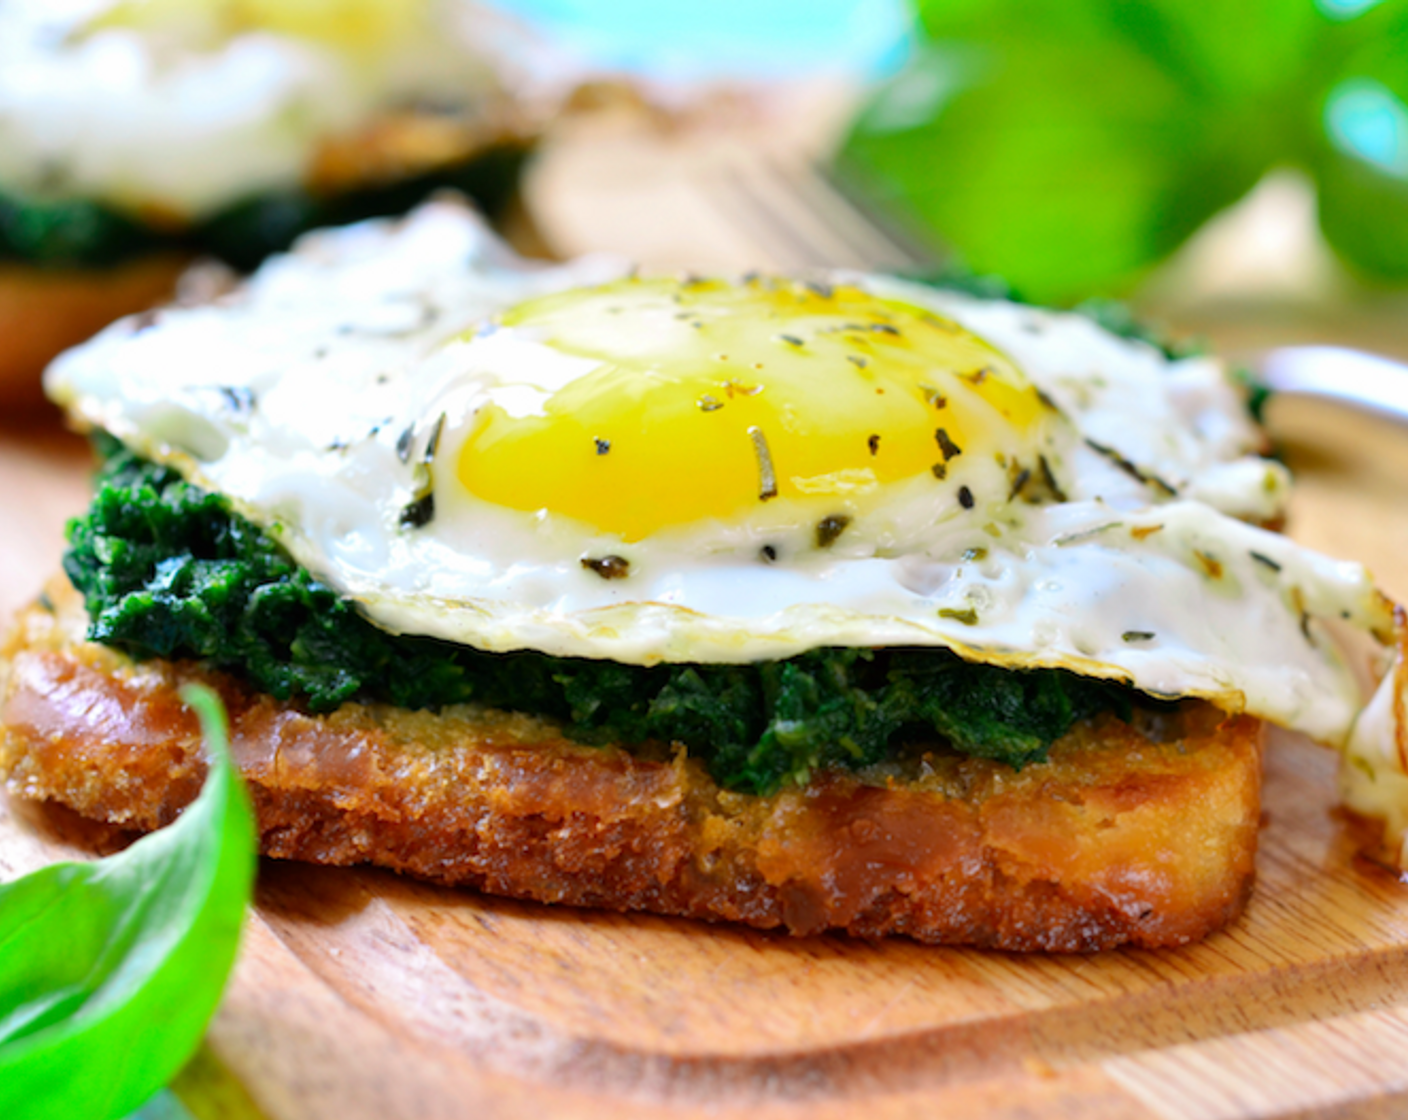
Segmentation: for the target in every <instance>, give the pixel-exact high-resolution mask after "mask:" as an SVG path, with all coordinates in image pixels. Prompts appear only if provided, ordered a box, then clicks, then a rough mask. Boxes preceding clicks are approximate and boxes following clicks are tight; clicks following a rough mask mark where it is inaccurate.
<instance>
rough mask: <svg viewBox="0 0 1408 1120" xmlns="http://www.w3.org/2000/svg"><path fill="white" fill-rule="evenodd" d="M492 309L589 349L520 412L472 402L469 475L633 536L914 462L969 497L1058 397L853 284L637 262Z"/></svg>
mask: <svg viewBox="0 0 1408 1120" xmlns="http://www.w3.org/2000/svg"><path fill="white" fill-rule="evenodd" d="M497 328H498V329H503V330H510V331H515V332H519V333H520V334H522V335H523V336H525V337H528V338H531V339H534V340H537V341H538V342H540V343H542V344H543V345H546V346H548V347H551V348H552V349H553V350H555V351H557V352H559V353H561V354H566V355H571V356H573V357H575V358H578V359H590V360H592V362H594V363H595V364H594V365H593V364H592V362H588V363H586V364H585V368H586V369H587V370H588V371H589V372H586V373H584V374H583V375H581V376H578V377H576V378H575V379H574V380H570V381H568V383H566V384H565V385H562V386H561V387H559V388H557V389H556V390H555V391H553V392H551V393H550V395H548V396H547V397H546V398H545V400H544V402H543V404H542V406H541V408H540V409H538V410H535V411H533V412H531V413H530V414H528V415H522V414H521V410H519V414H511V412H510V411H509V410H506V409H505V408H503V407H501V406H499V405H497V404H489V405H487V406H486V407H484V408H483V409H482V410H481V411H480V412H479V414H478V416H477V418H476V420H475V421H474V423H473V427H472V429H471V431H470V433H469V435H468V438H467V440H466V442H465V444H464V445H463V450H462V452H461V454H460V458H459V463H458V472H459V478H460V481H461V483H462V484H463V486H464V487H465V489H466V490H467V491H468V492H469V493H470V494H472V495H475V496H477V497H478V498H481V499H482V500H484V501H487V502H491V503H494V504H497V505H501V506H507V507H509V508H512V509H517V510H523V511H528V512H536V511H538V510H547V511H550V512H551V513H553V514H556V515H562V516H566V517H571V518H575V519H577V520H579V521H582V522H585V523H587V524H588V525H591V526H593V527H595V528H596V529H598V530H600V531H602V532H606V533H612V534H616V535H618V536H619V537H620V538H621V539H623V540H625V541H627V542H631V541H638V540H641V539H643V538H645V537H649V536H651V535H653V534H655V533H657V532H660V531H662V530H665V529H669V528H671V527H674V526H679V525H685V524H690V523H696V522H700V521H704V520H706V519H720V520H728V519H738V518H739V517H740V516H746V515H748V514H749V513H750V511H756V510H757V508H758V506H759V505H760V504H766V503H771V502H776V503H777V504H778V506H779V507H780V506H784V505H793V506H796V503H799V502H800V505H799V506H796V508H798V509H800V510H804V511H805V514H804V516H808V517H812V516H815V515H816V514H818V513H820V514H825V513H827V512H828V510H829V509H831V508H832V507H837V506H838V505H840V504H849V505H851V506H852V507H854V505H855V504H856V503H860V504H865V503H866V502H867V501H868V500H869V499H871V498H873V497H874V496H875V495H876V494H877V493H878V492H879V491H880V490H881V488H883V487H886V486H888V485H890V484H894V483H900V482H904V481H907V480H912V479H918V478H923V479H926V480H927V482H928V484H931V485H932V486H934V487H938V488H941V489H942V491H943V492H944V493H945V495H946V498H947V503H950V504H952V505H955V506H956V505H960V504H961V505H971V504H972V501H973V499H974V495H973V494H972V493H971V491H970V492H969V493H967V494H961V493H960V490H961V489H963V487H962V486H961V485H960V479H961V478H962V477H963V476H964V475H965V474H966V473H968V472H967V471H966V470H965V467H966V465H967V464H968V463H976V461H977V460H979V459H981V460H982V461H983V462H984V463H985V464H986V465H987V468H988V470H987V474H986V475H985V477H987V476H991V475H993V474H995V473H997V472H994V470H993V464H994V461H997V462H999V463H1003V464H1005V463H1007V462H1016V461H1017V460H1018V459H1022V460H1027V461H1029V462H1030V461H1033V460H1034V459H1035V452H1034V448H1035V447H1036V444H1037V436H1038V432H1037V430H1036V429H1037V428H1038V426H1039V425H1040V424H1041V423H1042V422H1043V421H1044V419H1045V418H1047V417H1049V415H1050V413H1049V410H1047V409H1046V408H1045V407H1044V406H1043V404H1042V401H1041V398H1040V397H1039V395H1038V394H1037V392H1036V390H1035V389H1034V388H1033V387H1032V386H1031V385H1030V384H1029V383H1028V381H1027V380H1026V378H1025V376H1024V375H1023V374H1022V373H1021V372H1020V371H1019V370H1018V369H1017V368H1016V367H1015V366H1014V365H1013V363H1012V362H1011V361H1010V360H1009V359H1008V358H1007V357H1006V356H1004V355H1003V354H1002V353H1000V352H999V351H997V350H996V349H994V348H993V347H991V346H990V345H988V344H987V343H985V342H984V341H983V340H982V339H980V338H978V337H976V336H975V335H973V334H971V333H969V332H967V331H965V330H964V329H963V328H961V327H959V326H958V325H957V324H955V323H953V322H952V321H950V320H947V319H944V318H942V317H940V316H937V315H935V314H933V313H932V312H929V311H926V310H923V309H921V308H918V307H914V306H910V305H907V304H904V303H900V302H898V301H895V300H889V299H883V298H880V297H877V296H875V295H872V294H870V293H868V292H865V291H863V290H861V289H860V288H856V287H851V286H842V287H835V288H830V287H826V286H823V285H808V284H804V283H800V282H795V281H783V280H767V279H762V280H751V281H748V282H746V283H742V284H732V283H728V282H724V281H717V280H708V281H679V280H663V279H652V280H638V279H631V280H623V281H617V282H614V283H610V284H606V285H603V286H600V287H596V288H591V289H585V290H577V291H571V292H565V293H560V294H556V295H551V296H546V297H542V298H539V299H536V300H532V301H529V302H527V303H524V304H521V305H519V306H518V307H516V308H514V309H513V310H512V311H510V312H508V313H506V314H505V315H503V316H502V317H501V318H500V319H499V321H498V323H497ZM470 345H473V343H472V342H471V343H470ZM528 378H529V379H531V374H529V375H528ZM999 477H1005V476H1000V475H999ZM1003 485H1005V482H1004V483H1003ZM995 496H996V495H982V496H981V497H984V498H987V499H991V498H993V497H995ZM1004 496H1005V495H1004Z"/></svg>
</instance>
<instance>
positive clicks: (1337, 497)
mask: <svg viewBox="0 0 1408 1120" xmlns="http://www.w3.org/2000/svg"><path fill="white" fill-rule="evenodd" d="M588 193H589V192H588ZM574 199H576V201H575V202H574V205H579V204H580V195H574ZM668 224H669V228H670V230H671V236H672V237H674V238H676V239H679V238H681V237H683V234H682V233H681V232H680V231H681V229H682V226H681V224H680V223H678V222H676V223H668ZM548 226H549V229H550V230H554V229H555V230H556V232H557V235H558V236H562V234H561V227H560V226H558V227H554V226H553V225H552V223H551V222H549V223H548ZM695 232H696V236H700V234H699V232H698V230H696V231H695ZM636 233H637V234H638V235H639V234H640V231H639V229H637V230H636ZM595 236H601V234H600V232H599V230H598V231H597V233H596V234H595ZM568 240H569V241H570V238H568ZM696 244H697V242H696ZM720 244H721V242H718V241H714V242H711V246H712V247H713V248H714V249H718V247H719V245H720ZM688 249H689V245H688V238H685V239H684V240H683V241H679V240H676V241H672V242H671V243H670V244H669V245H667V246H665V247H664V248H663V249H662V250H661V252H660V257H661V258H662V259H668V258H670V257H672V256H673V257H675V258H678V257H680V256H682V255H686V254H687V252H688ZM738 252H739V254H741V255H744V256H746V255H747V253H748V252H749V250H748V249H747V248H746V247H742V248H739V250H738ZM711 263H714V262H711ZM730 263H732V260H730ZM763 263H766V262H763ZM1391 337H1397V336H1391ZM1239 341H1240V339H1239ZM1402 341H1403V342H1404V344H1405V346H1408V337H1404V338H1403V339H1402ZM1272 418H1273V422H1274V426H1275V429H1276V432H1277V434H1278V436H1279V437H1280V439H1281V441H1282V445H1283V447H1284V449H1285V451H1286V454H1287V456H1288V458H1289V460H1290V461H1291V464H1292V466H1293V467H1295V468H1296V469H1297V470H1298V472H1299V475H1300V484H1301V486H1300V490H1299V492H1298V494H1297V497H1296V499H1295V504H1294V507H1293V524H1292V531H1293V534H1294V535H1295V536H1296V537H1297V538H1299V539H1301V540H1303V541H1305V542H1306V543H1309V544H1311V545H1313V546H1315V547H1318V548H1322V549H1324V550H1326V551H1329V552H1332V553H1334V554H1336V555H1340V556H1345V557H1350V558H1354V559H1359V560H1363V561H1366V562H1368V563H1369V564H1370V565H1371V567H1372V568H1373V569H1374V570H1375V571H1376V573H1377V574H1378V576H1379V578H1380V581H1381V583H1382V584H1383V586H1384V587H1385V588H1386V589H1387V590H1389V591H1390V592H1392V593H1394V594H1396V595H1398V596H1408V518H1405V516H1404V511H1405V510H1408V438H1405V433H1404V432H1403V431H1402V430H1401V429H1396V428H1393V427H1391V426H1389V425H1387V424H1385V423H1383V422H1380V421H1375V420H1370V419H1367V418H1362V417H1359V416H1356V415H1354V414H1348V413H1340V412H1337V411H1335V410H1331V409H1327V408H1315V407H1308V406H1305V405H1300V404H1297V403H1295V402H1282V403H1279V404H1278V405H1277V406H1276V409H1275V411H1274V412H1273V416H1272ZM86 470H87V466H86V451H85V449H84V446H83V444H82V443H81V441H77V440H75V439H74V438H72V437H68V436H65V435H64V434H63V433H62V431H61V430H60V428H59V425H58V421H57V418H56V417H55V416H53V415H52V414H49V413H43V412H40V413H33V414H25V415H23V416H21V415H9V416H5V417H0V564H3V567H0V613H3V614H5V615H8V614H9V613H10V612H11V611H12V610H13V609H14V608H15V607H16V606H18V605H19V604H20V603H22V602H24V601H26V600H27V599H28V598H29V597H30V596H31V595H33V594H34V592H36V591H37V590H38V588H39V586H40V585H41V583H42V582H43V580H44V579H45V578H46V577H47V575H48V574H49V573H50V571H52V569H53V567H54V565H55V563H56V562H57V557H58V553H59V551H60V547H61V537H62V525H63V522H64V520H65V518H66V517H68V516H70V515H71V514H73V513H76V512H77V511H79V510H80V509H81V507H82V505H83V503H84V500H85V499H84V495H85V490H86V481H85V476H86ZM1267 767H1268V772H1267V786H1266V791H1265V807H1266V822H1265V828H1264V830H1263V834H1262V840H1261V851H1260V855H1259V857H1258V876H1259V883H1258V888H1257V892H1256V894H1255V896H1254V898H1253V900H1252V902H1251V904H1250V906H1249V907H1248V909H1247V912H1246V913H1245V915H1244V916H1243V917H1242V918H1241V919H1240V920H1239V921H1238V922H1237V923H1235V924H1234V925H1233V926H1232V927H1231V928H1230V929H1228V930H1226V931H1225V932H1223V933H1220V934H1217V935H1215V936H1213V937H1212V938H1210V939H1208V940H1207V941H1205V942H1203V943H1201V944H1199V945H1195V946H1191V947H1188V948H1186V949H1182V950H1177V951H1165V952H1158V953H1151V952H1133V951H1131V952H1114V953H1107V954H1103V955H1099V956H1088V957H1083V956H1050V957H1041V956H1033V957H1022V956H1013V955H1004V954H996V953H983V952H972V951H963V950H951V949H935V948H926V947H922V946H919V945H916V944H913V943H910V942H907V941H903V940H894V941H890V942H886V943H883V944H870V943H866V942H859V941H850V940H846V939H844V938H840V937H829V936H828V937H818V938H810V939H801V940H797V939H790V938H787V937H785V936H777V935H769V934H764V933H758V932H754V931H749V930H742V929H733V928H726V927H718V926H708V925H703V924H698V923H692V922H687V921H682V920H671V919H664V918H657V917H651V916H622V915H615V914H603V913H594V912H585V911H578V910H572V909H566V908H549V907H541V906H535V905H530V904H526V903H518V902H512V901H505V900H500V899H493V898H488V897H484V896H481V895H478V894H475V893H472V892H467V891H451V890H445V889H439V888H435V887H431V886H427V885H424V884H421V883H417V882H414V881H410V880H406V879H400V878H398V877H396V876H394V875H390V874H386V873H382V872H378V871H374V870H350V871H349V870H327V869H317V868H309V867H299V866H292V865H279V864H273V863H266V864H265V865H264V867H263V869H262V872H261V878H260V884H259V889H258V900H257V901H258V905H257V908H256V910H255V911H254V912H253V913H252V915H251V917H250V920H249V924H248V929H247V936H246V941H245V945H244V949H243V953H242V957H241V961H240V964H239V966H238V968H237V970H236V975H235V978H234V981H233V983H232V986H231V989H230V991H229V994H228V996H227V998H226V1001H225V1004H224V1006H223V1008H222V1010H221V1012H220V1014H219V1015H218V1017H217V1019H216V1020H215V1022H214V1024H213V1026H212V1028H211V1031H210V1035H209V1039H208V1043H207V1049H206V1050H205V1051H204V1052H203V1054H202V1056H201V1058H200V1059H199V1060H198V1061H197V1063H196V1064H195V1065H194V1066H193V1067H192V1070H191V1071H188V1072H187V1074H186V1075H185V1076H184V1077H183V1078H182V1079H181V1080H180V1081H178V1083H177V1086H176V1088H177V1091H178V1093H179V1094H180V1095H181V1096H182V1097H183V1099H184V1100H185V1101H186V1102H187V1104H188V1105H189V1107H190V1108H191V1109H192V1111H193V1112H194V1113H195V1115H197V1116H198V1117H201V1118H202V1120H213V1118H214V1117H226V1118H235V1120H239V1118H248V1117H253V1116H261V1115H262V1116H263V1117H266V1118H267V1120H364V1118H365V1120H373V1118H377V1120H381V1118H386V1117H408V1118H423V1120H440V1118H445V1120H450V1118H460V1117H519V1116H523V1117H533V1118H535V1120H541V1118H543V1117H608V1116H609V1117H618V1118H627V1117H637V1116H639V1117H647V1116H648V1117H662V1116H663V1117H667V1118H676V1117H678V1118H685V1117H695V1116H704V1115H708V1116H714V1117H725V1118H732V1117H745V1116H746V1117H802V1116H806V1117H808V1118H818V1120H823V1118H829V1117H840V1116H853V1115H864V1116H866V1117H868V1118H876V1120H878V1118H881V1117H891V1116H910V1115H915V1116H938V1115H942V1116H944V1117H953V1118H966V1117H975V1118H976V1117H980V1116H981V1117H983V1118H985V1120H1006V1118H1012V1120H1016V1118H1018V1117H1024V1118H1033V1117H1034V1118H1044V1120H1056V1118H1076V1117H1079V1118H1081V1120H1104V1118H1117V1117H1118V1118H1136V1117H1138V1118H1145V1117H1148V1118H1163V1120H1183V1118H1187V1120H1217V1118H1223V1117H1226V1118H1229V1120H1232V1118H1236V1120H1242V1118H1251V1117H1293V1116H1294V1117H1301V1116H1304V1117H1310V1116H1316V1117H1331V1116H1334V1117H1342V1116H1356V1117H1380V1116H1382V1117H1387V1116H1398V1115H1404V1114H1408V886H1405V885H1404V884H1403V883H1402V882H1400V880H1399V878H1398V877H1397V876H1396V875H1395V874H1393V873H1391V872H1389V871H1388V870H1386V869H1384V868H1382V867H1379V866H1376V865H1375V864H1373V863H1372V862H1369V861H1367V860H1365V859H1363V858H1361V857H1359V856H1358V855H1357V854H1356V852H1357V850H1358V849H1357V847H1356V837H1355V835H1354V833H1353V830H1352V827H1351V826H1350V824H1349V822H1347V821H1345V820H1344V819H1342V818H1341V817H1340V816H1339V815H1338V814H1337V813H1336V811H1335V809H1334V804H1335V792H1334V773H1335V759H1334V757H1333V756H1332V755H1331V754H1329V753H1328V752H1325V751H1322V750H1319V749H1317V748H1315V747H1314V746H1312V745H1311V744H1309V743H1308V742H1306V741H1305V740H1304V739H1303V738H1300V737H1298V736H1294V735H1289V734H1277V735H1276V736H1275V737H1274V738H1273V742H1272V747H1271V750H1270V751H1269V757H1268V763H1267ZM82 839H83V833H82V829H81V827H80V826H79V825H78V824H77V823H76V822H75V821H73V820H72V819H69V818H66V817H65V816H63V815H62V814H58V813H46V812H39V811H35V810H34V809H33V808H32V807H26V806H23V805H15V804H9V805H7V804H6V803H5V802H4V800H3V799H0V878H9V877H12V876H13V875H15V874H18V873H20V872H22V871H24V870H27V869H29V868H31V867H34V866H38V865H39V864H41V863H44V862H46V861H49V860H52V859H55V858H59V857H62V856H66V855H73V854H81V853H82V852H83V851H84V849H83V847H82Z"/></svg>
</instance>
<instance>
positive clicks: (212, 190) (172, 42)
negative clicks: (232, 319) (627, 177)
mask: <svg viewBox="0 0 1408 1120" xmlns="http://www.w3.org/2000/svg"><path fill="white" fill-rule="evenodd" d="M545 49H546V48H544V47H542V46H541V45H539V44H537V43H536V42H534V41H533V40H532V39H531V37H529V36H527V35H526V34H525V33H523V32H522V30H521V29H520V28H519V27H518V26H517V24H515V23H513V22H512V21H510V20H508V19H507V18H506V17H503V16H501V15H497V14H495V13H494V12H493V11H492V10H488V9H485V8H484V7H482V6H475V5H472V4H470V3H466V2H463V0H220V2H219V3H213V2H211V0H5V2H4V3H3V4H0V191H3V192H5V193H9V194H15V195H20V196H26V197H33V198H41V199H50V198H80V199H85V200H91V201H95V202H100V203H103V204H105V205H108V206H111V207H113V208H115V209H117V210H120V211H123V212H126V213H130V214H132V215H134V216H135V217H137V218H138V219H140V220H142V221H145V222H148V223H151V224H154V225H158V226H162V227H167V226H171V227H180V226H182V225H184V224H187V223H189V222H191V221H193V220H198V219H201V218H204V217H206V216H208V215H210V214H212V213H215V212H217V211H219V210H221V209H222V208H225V207H228V206H230V205H232V204H235V203H238V202H242V201H244V200H246V199H249V198H252V197H256V196H260V195H263V194H266V193H268V192H272V191H278V190H283V189H288V188H292V187H296V186H298V185H300V184H310V183H311V184H313V185H314V186H325V187H331V188H336V187H337V186H339V179H341V178H348V177H350V178H354V179H355V178H357V177H358V176H362V177H367V178H368V181H379V180H377V179H376V175H377V174H383V176H384V175H385V173H387V172H390V173H392V177H394V175H395V173H397V172H398V171H399V172H400V173H402V174H410V173H411V172H413V171H416V170H426V169H429V168H433V167H434V166H437V165H439V164H440V163H443V162H445V161H446V160H448V159H451V158H454V157H455V156H457V155H458V156H463V155H464V154H465V153H464V152H463V151H461V150H460V149H461V148H462V147H463V145H464V144H465V143H466V141H464V140H463V139H460V133H459V132H457V131H456V129H457V128H459V127H460V125H461V124H463V121H464V118H465V114H473V113H480V114H481V115H482V117H483V118H484V119H483V120H482V121H481V122H480V127H479V131H480V132H482V133H483V135H484V138H483V139H481V140H480V143H486V142H487V140H488V139H489V138H492V137H493V136H494V135H496V134H497V132H498V131H500V130H502V129H504V128H507V127H508V126H509V124H510V120H509V119H508V114H510V113H511V112H512V111H513V110H511V109H510V107H509V104H508V102H509V98H508V96H507V93H506V89H507V88H508V86H509V85H510V84H511V85H512V87H513V89H514V103H515V107H517V106H520V105H521V103H522V102H523V100H524V99H526V98H528V97H530V96H531V95H532V94H533V93H534V91H536V92H537V93H538V94H542V95H544V96H547V95H548V94H549V87H550V86H552V85H553V84H554V83H553V82H552V81H550V80H549V79H548V77H547V75H546V72H545V67H544V63H545V61H546V59H545V57H544V56H543V54H542V52H543V51H545ZM506 74H507V75H508V77H509V78H510V79H511V81H509V80H506ZM397 113H412V114H415V120H414V122H413V123H412V124H406V123H404V122H402V123H401V124H400V125H399V127H397V128H395V129H394V132H393V130H392V129H391V127H390V126H389V125H388V122H392V123H395V121H394V117H395V114H397ZM477 134H478V133H476V135H477ZM393 141H394V144H393V143H392V142H393ZM338 144H343V145H347V144H352V145H354V146H355V149H356V156H357V158H358V159H361V160H363V161H364V162H367V163H368V164H369V165H370V166H369V167H358V168H349V167H344V166H343V164H344V163H346V159H343V158H339V152H340V149H339V148H338V147H337V145H338ZM388 145H390V146H388ZM457 145H458V146H457ZM379 164H384V165H385V166H379Z"/></svg>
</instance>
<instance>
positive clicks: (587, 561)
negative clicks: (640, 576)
mask: <svg viewBox="0 0 1408 1120" xmlns="http://www.w3.org/2000/svg"><path fill="white" fill-rule="evenodd" d="M582 567H584V568H586V569H587V570H588V571H592V572H595V573H596V574H597V575H599V576H600V577H601V578H602V579H625V578H626V576H628V575H630V572H631V562H630V561H629V560H627V559H625V558H624V557H621V556H602V557H600V558H597V557H593V556H583V557H582Z"/></svg>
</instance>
